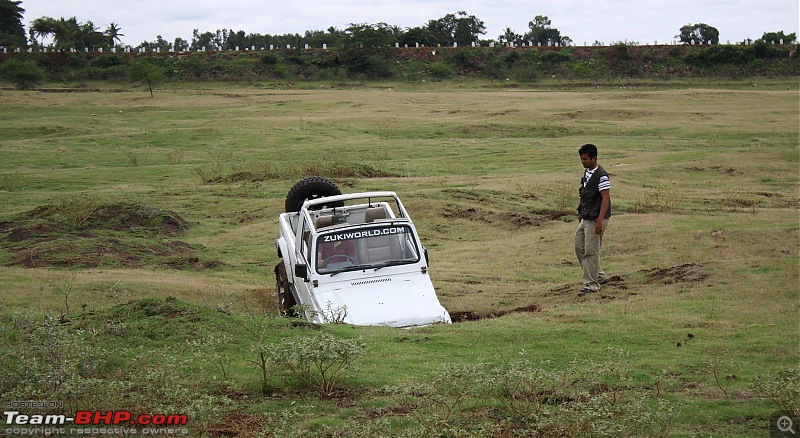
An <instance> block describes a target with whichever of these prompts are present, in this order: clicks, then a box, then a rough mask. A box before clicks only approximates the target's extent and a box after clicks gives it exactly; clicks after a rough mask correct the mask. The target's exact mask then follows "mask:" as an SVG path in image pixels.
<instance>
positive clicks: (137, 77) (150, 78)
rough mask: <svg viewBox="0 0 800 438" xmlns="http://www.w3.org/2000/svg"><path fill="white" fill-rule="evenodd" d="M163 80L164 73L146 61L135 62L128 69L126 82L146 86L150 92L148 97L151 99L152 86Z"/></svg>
mask: <svg viewBox="0 0 800 438" xmlns="http://www.w3.org/2000/svg"><path fill="white" fill-rule="evenodd" d="M163 80H164V73H163V72H162V71H161V69H159V68H158V67H156V66H155V65H153V64H150V63H149V62H147V60H140V61H136V62H134V63H132V64H131V66H130V68H129V69H128V81H129V82H140V83H142V84H145V85H147V88H148V89H149V90H150V97H153V86H155V85H157V84H159V83H161V82H162V81H163Z"/></svg>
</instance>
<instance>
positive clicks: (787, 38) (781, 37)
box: [760, 31, 797, 44]
mask: <svg viewBox="0 0 800 438" xmlns="http://www.w3.org/2000/svg"><path fill="white" fill-rule="evenodd" d="M760 40H761V41H764V42H765V43H767V44H773V43H775V44H777V43H780V42H781V41H783V44H794V43H795V42H797V34H796V33H794V32H792V33H790V34H789V35H786V34H785V33H783V31H780V32H764V35H762V36H761V38H760Z"/></svg>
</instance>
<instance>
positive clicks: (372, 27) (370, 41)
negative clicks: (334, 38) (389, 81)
mask: <svg viewBox="0 0 800 438" xmlns="http://www.w3.org/2000/svg"><path fill="white" fill-rule="evenodd" d="M393 43H394V36H393V29H392V27H391V26H389V25H387V24H386V23H378V24H350V26H349V27H348V28H347V29H346V30H345V38H344V39H343V40H342V53H341V60H342V62H343V63H344V64H345V65H346V66H347V70H348V71H349V72H350V73H355V74H366V75H367V76H369V77H388V76H391V75H392V71H391V68H390V67H389V62H388V57H389V51H390V49H391V47H392V45H393Z"/></svg>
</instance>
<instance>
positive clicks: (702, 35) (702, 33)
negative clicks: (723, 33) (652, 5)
mask: <svg viewBox="0 0 800 438" xmlns="http://www.w3.org/2000/svg"><path fill="white" fill-rule="evenodd" d="M675 38H678V39H679V40H680V42H682V43H684V44H691V43H692V42H694V43H696V44H719V30H717V28H716V27H713V26H709V25H707V24H705V23H698V24H687V25H684V26H683V27H681V33H680V34H678V35H675Z"/></svg>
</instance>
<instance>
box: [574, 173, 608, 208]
mask: <svg viewBox="0 0 800 438" xmlns="http://www.w3.org/2000/svg"><path fill="white" fill-rule="evenodd" d="M583 175H584V176H583V178H582V179H581V186H580V188H579V189H578V192H579V193H580V194H581V205H580V206H579V207H578V214H579V215H581V217H582V218H584V219H588V220H591V221H593V220H595V219H597V216H600V204H602V202H603V198H602V197H601V196H600V189H599V185H600V177H601V176H608V173H607V172H606V170H605V169H603V166H597V169H595V171H594V173H593V174H592V177H591V178H589V181H586V187H584V185H583V183H584V180H585V178H586V173H584V174H583ZM610 217H611V199H610V198H609V200H608V210H606V215H605V216H604V218H605V219H608V218H610Z"/></svg>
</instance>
